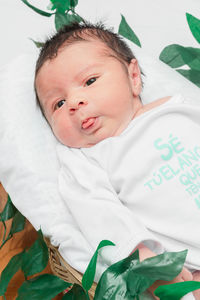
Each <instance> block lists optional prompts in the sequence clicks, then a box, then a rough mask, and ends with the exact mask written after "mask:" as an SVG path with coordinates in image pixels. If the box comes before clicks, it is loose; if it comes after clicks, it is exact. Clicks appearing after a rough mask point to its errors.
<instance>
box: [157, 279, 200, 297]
mask: <svg viewBox="0 0 200 300" xmlns="http://www.w3.org/2000/svg"><path fill="white" fill-rule="evenodd" d="M197 289H200V282H199V281H185V282H178V283H173V284H167V285H161V286H159V287H158V288H157V289H156V290H155V292H154V294H155V295H156V296H158V297H159V298H160V300H169V299H170V300H180V299H181V298H182V297H183V296H184V295H186V294H187V293H189V292H192V291H194V290H197Z"/></svg>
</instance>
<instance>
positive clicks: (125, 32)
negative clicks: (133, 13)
mask: <svg viewBox="0 0 200 300" xmlns="http://www.w3.org/2000/svg"><path fill="white" fill-rule="evenodd" d="M121 17H122V18H121V22H120V25H119V30H118V33H119V34H121V35H122V36H124V37H125V38H127V39H128V40H130V41H131V42H133V43H135V44H136V45H137V46H139V47H141V43H140V41H139V39H138V37H137V35H136V34H135V32H134V31H133V30H132V29H131V27H130V26H129V25H128V23H127V22H126V19H125V17H124V16H123V15H121Z"/></svg>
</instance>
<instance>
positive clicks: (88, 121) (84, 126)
mask: <svg viewBox="0 0 200 300" xmlns="http://www.w3.org/2000/svg"><path fill="white" fill-rule="evenodd" d="M95 120H96V118H94V117H92V118H87V119H85V120H84V121H83V122H82V129H89V128H90V127H92V125H93V124H94V123H95Z"/></svg>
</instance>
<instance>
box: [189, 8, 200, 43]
mask: <svg viewBox="0 0 200 300" xmlns="http://www.w3.org/2000/svg"><path fill="white" fill-rule="evenodd" d="M186 17H187V22H188V25H189V27H190V30H191V32H192V34H193V36H194V38H195V39H196V40H197V42H198V43H200V20H199V19H197V18H195V17H194V16H192V15H190V14H188V13H186Z"/></svg>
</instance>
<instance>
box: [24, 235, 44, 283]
mask: <svg viewBox="0 0 200 300" xmlns="http://www.w3.org/2000/svg"><path fill="white" fill-rule="evenodd" d="M48 258H49V255H48V248H47V245H46V243H45V242H44V239H43V236H42V232H41V230H39V231H38V239H37V240H36V241H35V242H34V244H33V245H32V246H31V247H30V249H29V250H28V251H26V252H25V253H24V256H23V263H22V271H23V272H24V275H25V277H27V276H31V275H34V274H36V273H39V272H41V271H42V270H44V268H45V267H46V266H47V263H48Z"/></svg>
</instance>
